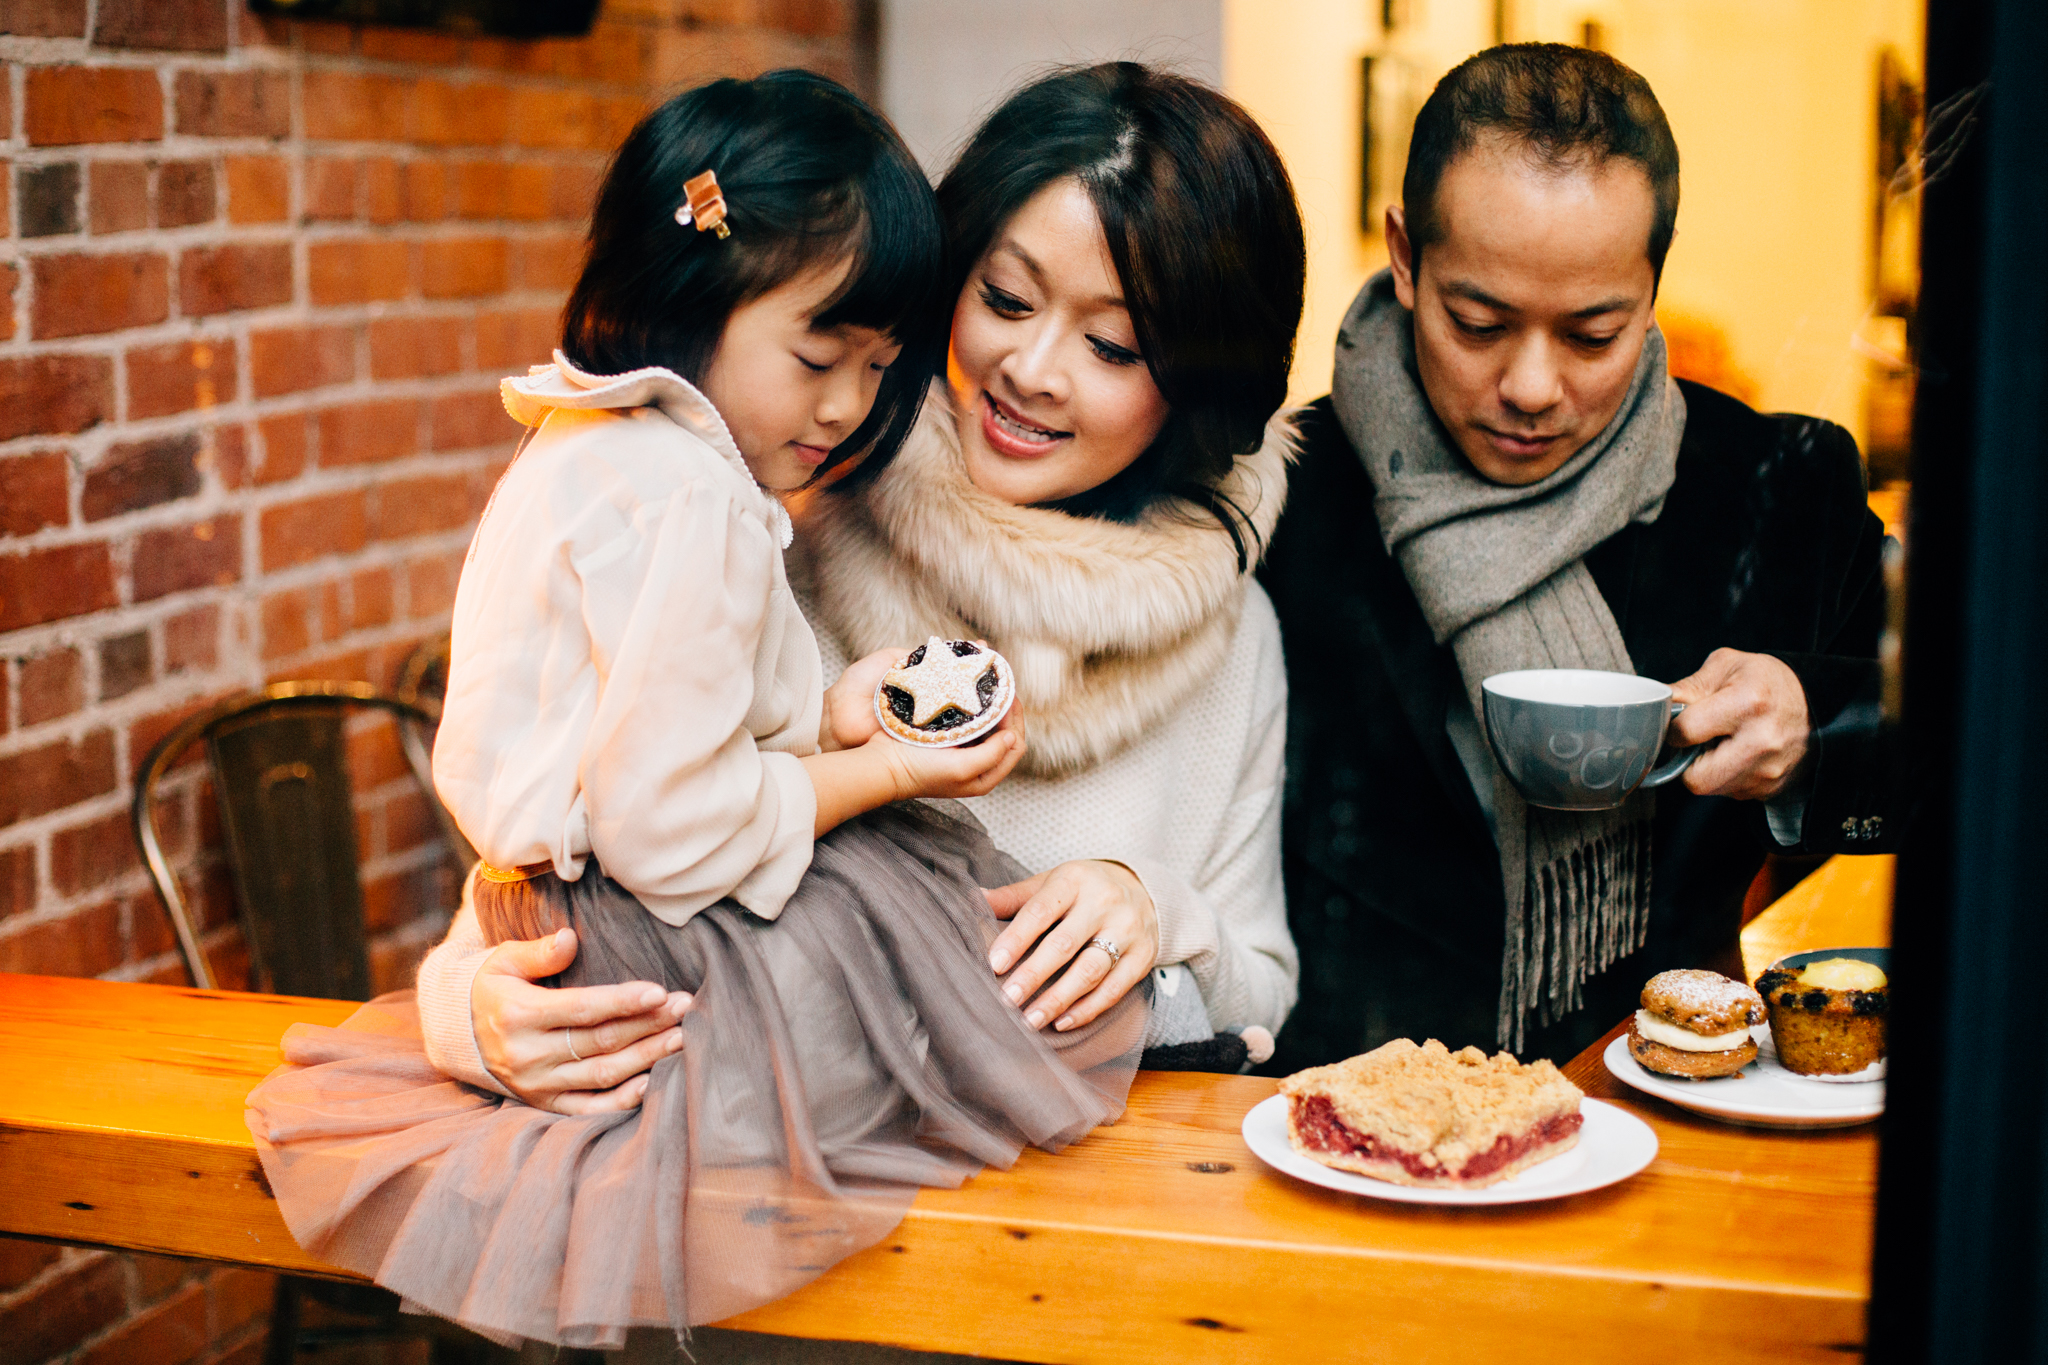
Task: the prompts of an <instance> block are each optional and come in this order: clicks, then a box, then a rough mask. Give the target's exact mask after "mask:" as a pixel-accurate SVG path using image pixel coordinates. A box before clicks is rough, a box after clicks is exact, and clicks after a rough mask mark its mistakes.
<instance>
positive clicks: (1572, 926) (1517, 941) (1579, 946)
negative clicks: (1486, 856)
mask: <svg viewBox="0 0 2048 1365" xmlns="http://www.w3.org/2000/svg"><path fill="white" fill-rule="evenodd" d="M1529 814H1530V825H1531V829H1530V835H1531V838H1530V844H1531V848H1530V856H1529V859H1528V866H1529V875H1528V883H1527V886H1526V889H1525V890H1524V892H1523V896H1522V914H1521V916H1520V922H1519V923H1510V925H1509V928H1508V940H1509V942H1508V952H1507V954H1506V962H1507V963H1514V964H1518V965H1519V967H1520V970H1519V971H1513V970H1504V971H1503V972H1502V973H1501V1001H1500V1016H1499V1021H1498V1027H1499V1038H1500V1044H1501V1046H1503V1047H1505V1048H1507V1049H1508V1051H1510V1052H1520V1051H1522V1049H1523V1047H1524V1046H1525V1044H1526V1043H1527V1041H1528V1023H1529V1018H1530V1016H1531V1015H1534V1016H1536V1019H1537V1022H1538V1023H1539V1024H1542V1025H1549V1024H1554V1023H1556V1022H1557V1021H1558V1020H1560V1019H1563V1018H1564V1017H1565V1016H1566V1015H1568V1014H1571V1013H1572V1012H1574V1011H1576V1010H1579V1009H1581V1008H1583V1007H1584V1006H1585V994H1586V992H1585V987H1586V982H1587V981H1589V980H1591V979H1592V978H1593V977H1595V976H1598V975H1599V974H1600V973H1601V972H1604V971H1606V970H1607V969H1608V968H1609V967H1612V966H1613V965H1614V964H1615V963H1617V962H1619V961H1620V960H1621V959H1622V958H1624V957H1627V956H1628V955H1629V954H1631V953H1633V952H1636V951H1637V950H1639V949H1640V948H1642V946H1643V944H1644V943H1645V942H1646V941H1647V939H1648V937H1649V929H1650V822H1649V820H1648V819H1646V818H1638V819H1631V820H1628V821H1626V822H1623V823H1621V824H1619V825H1616V826H1615V827H1613V828H1612V829H1610V830H1607V831H1604V832H1603V833H1601V834H1600V835H1598V836H1595V837H1593V838H1591V839H1587V838H1585V837H1584V836H1583V834H1580V833H1576V832H1575V831H1574V829H1573V825H1574V824H1575V823H1577V822H1578V821H1581V820H1583V818H1584V817H1573V816H1568V815H1557V814H1553V813H1550V812H1538V811H1533V810H1532V811H1531V812H1530V813H1529ZM1539 824H1540V825H1541V826H1542V827H1543V828H1541V829H1540V831H1539V828H1538V826H1539ZM1553 850H1555V851H1553ZM1539 854H1541V855H1543V856H1541V857H1540V858H1539Z"/></svg>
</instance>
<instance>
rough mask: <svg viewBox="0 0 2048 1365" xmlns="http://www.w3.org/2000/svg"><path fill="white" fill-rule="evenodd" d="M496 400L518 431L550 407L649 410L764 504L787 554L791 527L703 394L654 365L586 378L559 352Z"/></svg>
mask: <svg viewBox="0 0 2048 1365" xmlns="http://www.w3.org/2000/svg"><path fill="white" fill-rule="evenodd" d="M498 397H499V399H500V401H502V402H503V403H504V405H505V411H506V412H508V413H510V414H511V416H512V420H513V421H515V422H517V423H519V424H520V425H521V426H526V427H538V426H539V425H540V424H541V423H542V422H544V421H546V420H547V416H548V413H549V412H550V411H552V410H553V409H555V408H574V409H580V410H586V411H587V410H591V409H599V408H612V409H629V408H650V409H652V410H654V411H656V412H659V413H660V414H661V415H662V416H664V417H666V418H668V419H669V420H670V421H671V422H674V423H675V424H676V425H677V426H679V427H682V428H683V429H684V430H686V431H688V432H689V433H690V434H691V435H692V436H695V437H697V438H698V439H699V440H701V441H703V442H704V444H706V445H708V446H710V447H711V448H712V450H714V451H716V452H717V453H718V455H719V457H720V458H721V459H723V460H724V461H725V462H726V463H727V464H729V465H731V466H732V467H733V468H734V469H735V470H737V471H738V472H739V473H740V475H741V476H742V477H744V478H745V479H746V481H747V482H748V483H750V484H753V486H754V487H755V488H756V489H759V491H760V493H761V496H762V497H763V498H764V499H765V500H766V502H767V504H768V507H769V519H770V521H771V522H772V523H773V525H774V526H775V528H776V530H777V531H778V533H779V534H780V536H781V540H782V548H783V549H785V550H787V549H788V548H789V545H790V541H791V540H792V539H793V538H794V537H795V528H794V526H793V525H792V523H791V521H790V517H789V512H788V510H787V509H786V508H784V506H783V505H782V499H781V498H779V497H777V496H776V495H775V493H774V492H772V491H771V490H769V489H766V488H762V487H761V485H760V484H759V483H758V482H757V481H756V480H755V478H754V473H753V471H752V470H750V469H748V468H747V462H746V460H745V459H744V458H743V457H742V456H741V455H740V448H739V445H738V443H737V442H735V441H734V440H733V438H732V431H731V430H730V429H729V428H728V427H727V426H726V425H725V419H724V418H723V417H721V416H719V415H718V409H717V408H716V407H714V406H712V403H711V400H710V399H709V398H706V397H705V396H704V392H703V390H701V389H699V388H698V387H697V386H696V385H695V384H692V383H691V382H690V381H689V380H687V379H685V378H683V377H682V376H681V375H679V374H677V373H676V372H675V371H674V370H669V369H664V368H662V367H661V366H659V365H649V366H647V367H646V368H644V369H639V370H628V371H626V373H624V374H591V373H589V372H588V371H585V370H580V369H578V368H576V366H575V364H574V363H573V362H571V361H570V359H569V358H568V357H567V356H565V355H563V354H562V353H561V352H560V351H556V352H555V359H554V363H553V364H551V365H535V366H533V367H531V368H530V369H529V370H528V371H527V372H526V375H525V377H524V378H521V377H518V376H513V377H511V378H507V379H501V380H499V381H498Z"/></svg>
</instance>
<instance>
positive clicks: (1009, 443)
mask: <svg viewBox="0 0 2048 1365" xmlns="http://www.w3.org/2000/svg"><path fill="white" fill-rule="evenodd" d="M981 434H982V437H983V438H984V439H985V440H986V441H987V442H988V444H989V448H990V449H992V450H994V451H995V452H996V453H997V454H998V455H1008V456H1010V457H1012V458H1014V459H1021V460H1034V459H1037V458H1038V457H1040V456H1042V455H1048V454H1050V453H1052V451H1053V450H1054V449H1055V448H1056V447H1057V446H1058V445H1059V443H1060V442H1061V441H1064V440H1067V439H1069V438H1070V437H1071V436H1072V435H1073V433H1072V432H1069V431H1055V430H1053V429H1051V428H1049V427H1042V426H1039V425H1037V424H1036V423H1034V422H1030V421H1027V420H1026V419H1025V418H1024V417H1023V416H1021V415H1020V414H1018V413H1017V412H1016V411H1015V410H1014V409H1012V408H1010V407H1009V406H1007V405H1006V404H1004V403H1002V402H1001V401H1000V400H998V399H997V398H996V397H995V395H994V394H991V393H989V392H988V391H987V390H986V389H984V390H983V391H982V394H981Z"/></svg>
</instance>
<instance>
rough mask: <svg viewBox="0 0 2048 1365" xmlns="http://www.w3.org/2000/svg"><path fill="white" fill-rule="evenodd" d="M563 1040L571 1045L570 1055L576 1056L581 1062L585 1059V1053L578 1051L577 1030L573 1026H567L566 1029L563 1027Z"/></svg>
mask: <svg viewBox="0 0 2048 1365" xmlns="http://www.w3.org/2000/svg"><path fill="white" fill-rule="evenodd" d="M562 1041H563V1042H564V1043H567V1044H568V1045H569V1055H570V1056H571V1057H574V1058H575V1059H576V1060H577V1061H579V1062H580V1061H582V1060H583V1054H582V1053H580V1052H578V1051H577V1050H576V1030H575V1029H572V1028H565V1029H563V1030H562Z"/></svg>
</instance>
